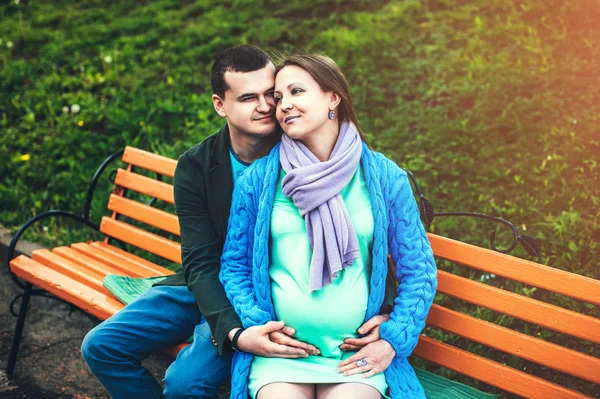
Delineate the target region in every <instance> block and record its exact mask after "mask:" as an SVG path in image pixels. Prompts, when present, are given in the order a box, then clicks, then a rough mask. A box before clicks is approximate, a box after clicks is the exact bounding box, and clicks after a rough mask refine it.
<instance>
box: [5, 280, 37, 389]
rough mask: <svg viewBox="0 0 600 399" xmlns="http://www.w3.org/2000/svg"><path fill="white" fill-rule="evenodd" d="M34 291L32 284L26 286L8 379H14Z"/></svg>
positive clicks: (11, 352)
mask: <svg viewBox="0 0 600 399" xmlns="http://www.w3.org/2000/svg"><path fill="white" fill-rule="evenodd" d="M32 290H33V286H32V285H31V284H29V283H28V284H26V285H25V291H24V292H23V297H22V298H21V308H20V309H19V318H18V319H17V327H16V328H15V335H14V337H13V341H12V346H11V347H10V354H9V355H8V365H7V366H6V375H7V376H8V378H12V375H13V372H14V371H15V364H16V363H17V354H18V352H19V344H20V343H21V336H22V335H23V326H24V325H25V316H26V315H27V310H28V308H29V298H31V291H32Z"/></svg>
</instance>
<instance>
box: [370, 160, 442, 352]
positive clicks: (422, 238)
mask: <svg viewBox="0 0 600 399" xmlns="http://www.w3.org/2000/svg"><path fill="white" fill-rule="evenodd" d="M387 169H388V176H387V179H388V185H389V186H388V190H389V191H388V195H387V203H388V204H389V206H388V212H389V221H390V224H389V230H388V241H389V252H390V255H391V257H392V260H393V261H394V263H395V264H396V278H397V279H398V282H399V286H398V289H397V295H396V299H395V300H394V310H393V312H392V313H391V314H390V320H389V321H388V322H386V323H383V324H382V325H381V329H380V334H381V338H383V339H385V340H386V341H388V342H389V343H390V344H391V345H392V347H393V348H394V350H395V351H396V356H400V357H408V356H409V355H410V354H411V353H412V351H413V350H414V348H415V346H417V342H418V340H419V335H420V334H421V331H422V330H423V328H425V319H426V318H427V313H428V312H429V308H430V307H431V304H432V302H433V298H434V296H435V290H436V288H437V270H436V266H435V260H434V258H433V251H432V250H431V245H430V243H429V240H428V238H427V235H426V232H425V229H424V228H423V225H422V224H421V220H420V217H419V210H418V208H417V204H416V201H415V198H414V196H413V193H412V190H411V187H410V182H409V180H408V176H407V175H406V172H404V171H403V170H402V169H400V168H399V167H398V166H397V165H396V164H394V163H393V162H392V161H389V163H388V165H387Z"/></svg>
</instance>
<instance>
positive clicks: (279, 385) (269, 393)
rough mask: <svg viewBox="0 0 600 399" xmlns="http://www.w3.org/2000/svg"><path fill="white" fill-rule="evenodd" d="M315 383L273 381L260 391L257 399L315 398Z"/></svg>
mask: <svg viewBox="0 0 600 399" xmlns="http://www.w3.org/2000/svg"><path fill="white" fill-rule="evenodd" d="M314 397H315V385H314V384H292V383H289V382H273V383H271V384H268V385H265V386H264V387H262V388H261V389H260V390H259V391H258V395H257V399H313V398H314Z"/></svg>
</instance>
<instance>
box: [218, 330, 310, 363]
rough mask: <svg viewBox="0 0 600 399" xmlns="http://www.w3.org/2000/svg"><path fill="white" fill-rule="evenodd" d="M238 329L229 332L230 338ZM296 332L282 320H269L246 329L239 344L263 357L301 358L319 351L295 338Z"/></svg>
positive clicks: (245, 350) (245, 349)
mask: <svg viewBox="0 0 600 399" xmlns="http://www.w3.org/2000/svg"><path fill="white" fill-rule="evenodd" d="M237 330H238V329H233V330H231V331H230V332H229V338H230V339H231V338H232V337H233V335H234V334H235V332H236V331H237ZM294 333H295V331H294V329H293V328H289V327H286V326H285V324H284V323H283V322H282V321H269V322H268V323H266V324H264V325H262V326H254V327H250V328H247V329H246V330H244V331H243V332H242V333H241V335H240V336H239V338H238V341H237V346H238V348H239V349H240V350H242V351H244V352H248V353H252V354H254V355H257V356H263V357H284V358H299V357H308V355H315V354H318V353H319V351H318V349H317V348H315V347H314V346H312V345H309V344H306V343H304V342H301V341H298V340H296V339H293V338H292V337H291V336H293V335H294Z"/></svg>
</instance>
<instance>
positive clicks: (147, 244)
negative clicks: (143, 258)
mask: <svg viewBox="0 0 600 399" xmlns="http://www.w3.org/2000/svg"><path fill="white" fill-rule="evenodd" d="M100 231H101V232H102V233H104V234H106V235H108V236H111V237H114V238H116V239H119V240H121V241H124V242H126V243H128V244H131V245H135V246H136V247H138V248H141V249H145V250H146V251H148V252H152V253H153V254H156V255H159V256H162V257H163V258H165V259H168V260H170V261H172V262H176V263H179V264H181V247H180V245H179V244H178V243H176V242H174V241H171V240H168V239H166V238H164V237H161V236H158V235H156V234H153V233H149V232H147V231H145V230H142V229H140V228H138V227H135V226H132V225H130V224H128V223H124V222H121V221H119V220H114V219H111V218H109V217H106V216H105V217H103V218H102V223H101V224H100Z"/></svg>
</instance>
